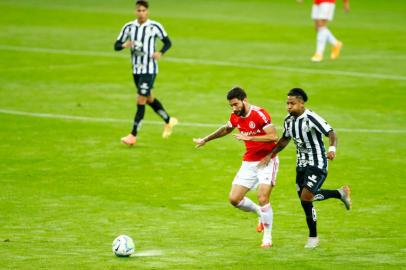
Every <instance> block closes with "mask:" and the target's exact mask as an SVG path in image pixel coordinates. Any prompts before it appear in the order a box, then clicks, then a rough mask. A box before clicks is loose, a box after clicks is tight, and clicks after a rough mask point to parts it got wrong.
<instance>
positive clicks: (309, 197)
mask: <svg viewBox="0 0 406 270" xmlns="http://www.w3.org/2000/svg"><path fill="white" fill-rule="evenodd" d="M300 200H301V201H304V202H311V201H313V194H312V193H311V192H310V191H308V190H307V189H303V191H302V194H300Z"/></svg>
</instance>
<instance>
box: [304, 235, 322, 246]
mask: <svg viewBox="0 0 406 270" xmlns="http://www.w3.org/2000/svg"><path fill="white" fill-rule="evenodd" d="M319 242H320V240H319V238H318V237H309V238H308V239H307V243H306V245H305V246H304V247H305V248H315V247H317V246H318V245H319Z"/></svg>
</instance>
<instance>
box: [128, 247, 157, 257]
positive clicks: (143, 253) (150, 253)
mask: <svg viewBox="0 0 406 270" xmlns="http://www.w3.org/2000/svg"><path fill="white" fill-rule="evenodd" d="M163 254H164V252H163V251H162V250H159V249H156V250H144V251H135V253H134V254H132V255H131V257H152V256H162V255H163Z"/></svg>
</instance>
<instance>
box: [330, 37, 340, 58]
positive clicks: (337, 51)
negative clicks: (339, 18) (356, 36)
mask: <svg viewBox="0 0 406 270" xmlns="http://www.w3.org/2000/svg"><path fill="white" fill-rule="evenodd" d="M342 47H343V43H342V42H341V41H337V43H336V44H335V45H334V47H333V50H332V51H331V60H335V59H337V58H338V57H339V56H340V51H341V48H342Z"/></svg>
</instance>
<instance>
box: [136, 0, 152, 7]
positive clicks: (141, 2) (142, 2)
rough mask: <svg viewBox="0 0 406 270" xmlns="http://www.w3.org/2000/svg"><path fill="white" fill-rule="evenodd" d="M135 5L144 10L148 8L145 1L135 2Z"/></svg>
mask: <svg viewBox="0 0 406 270" xmlns="http://www.w3.org/2000/svg"><path fill="white" fill-rule="evenodd" d="M135 5H136V6H138V5H140V6H143V7H145V8H148V6H149V5H148V1H145V0H138V1H137V2H135Z"/></svg>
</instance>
